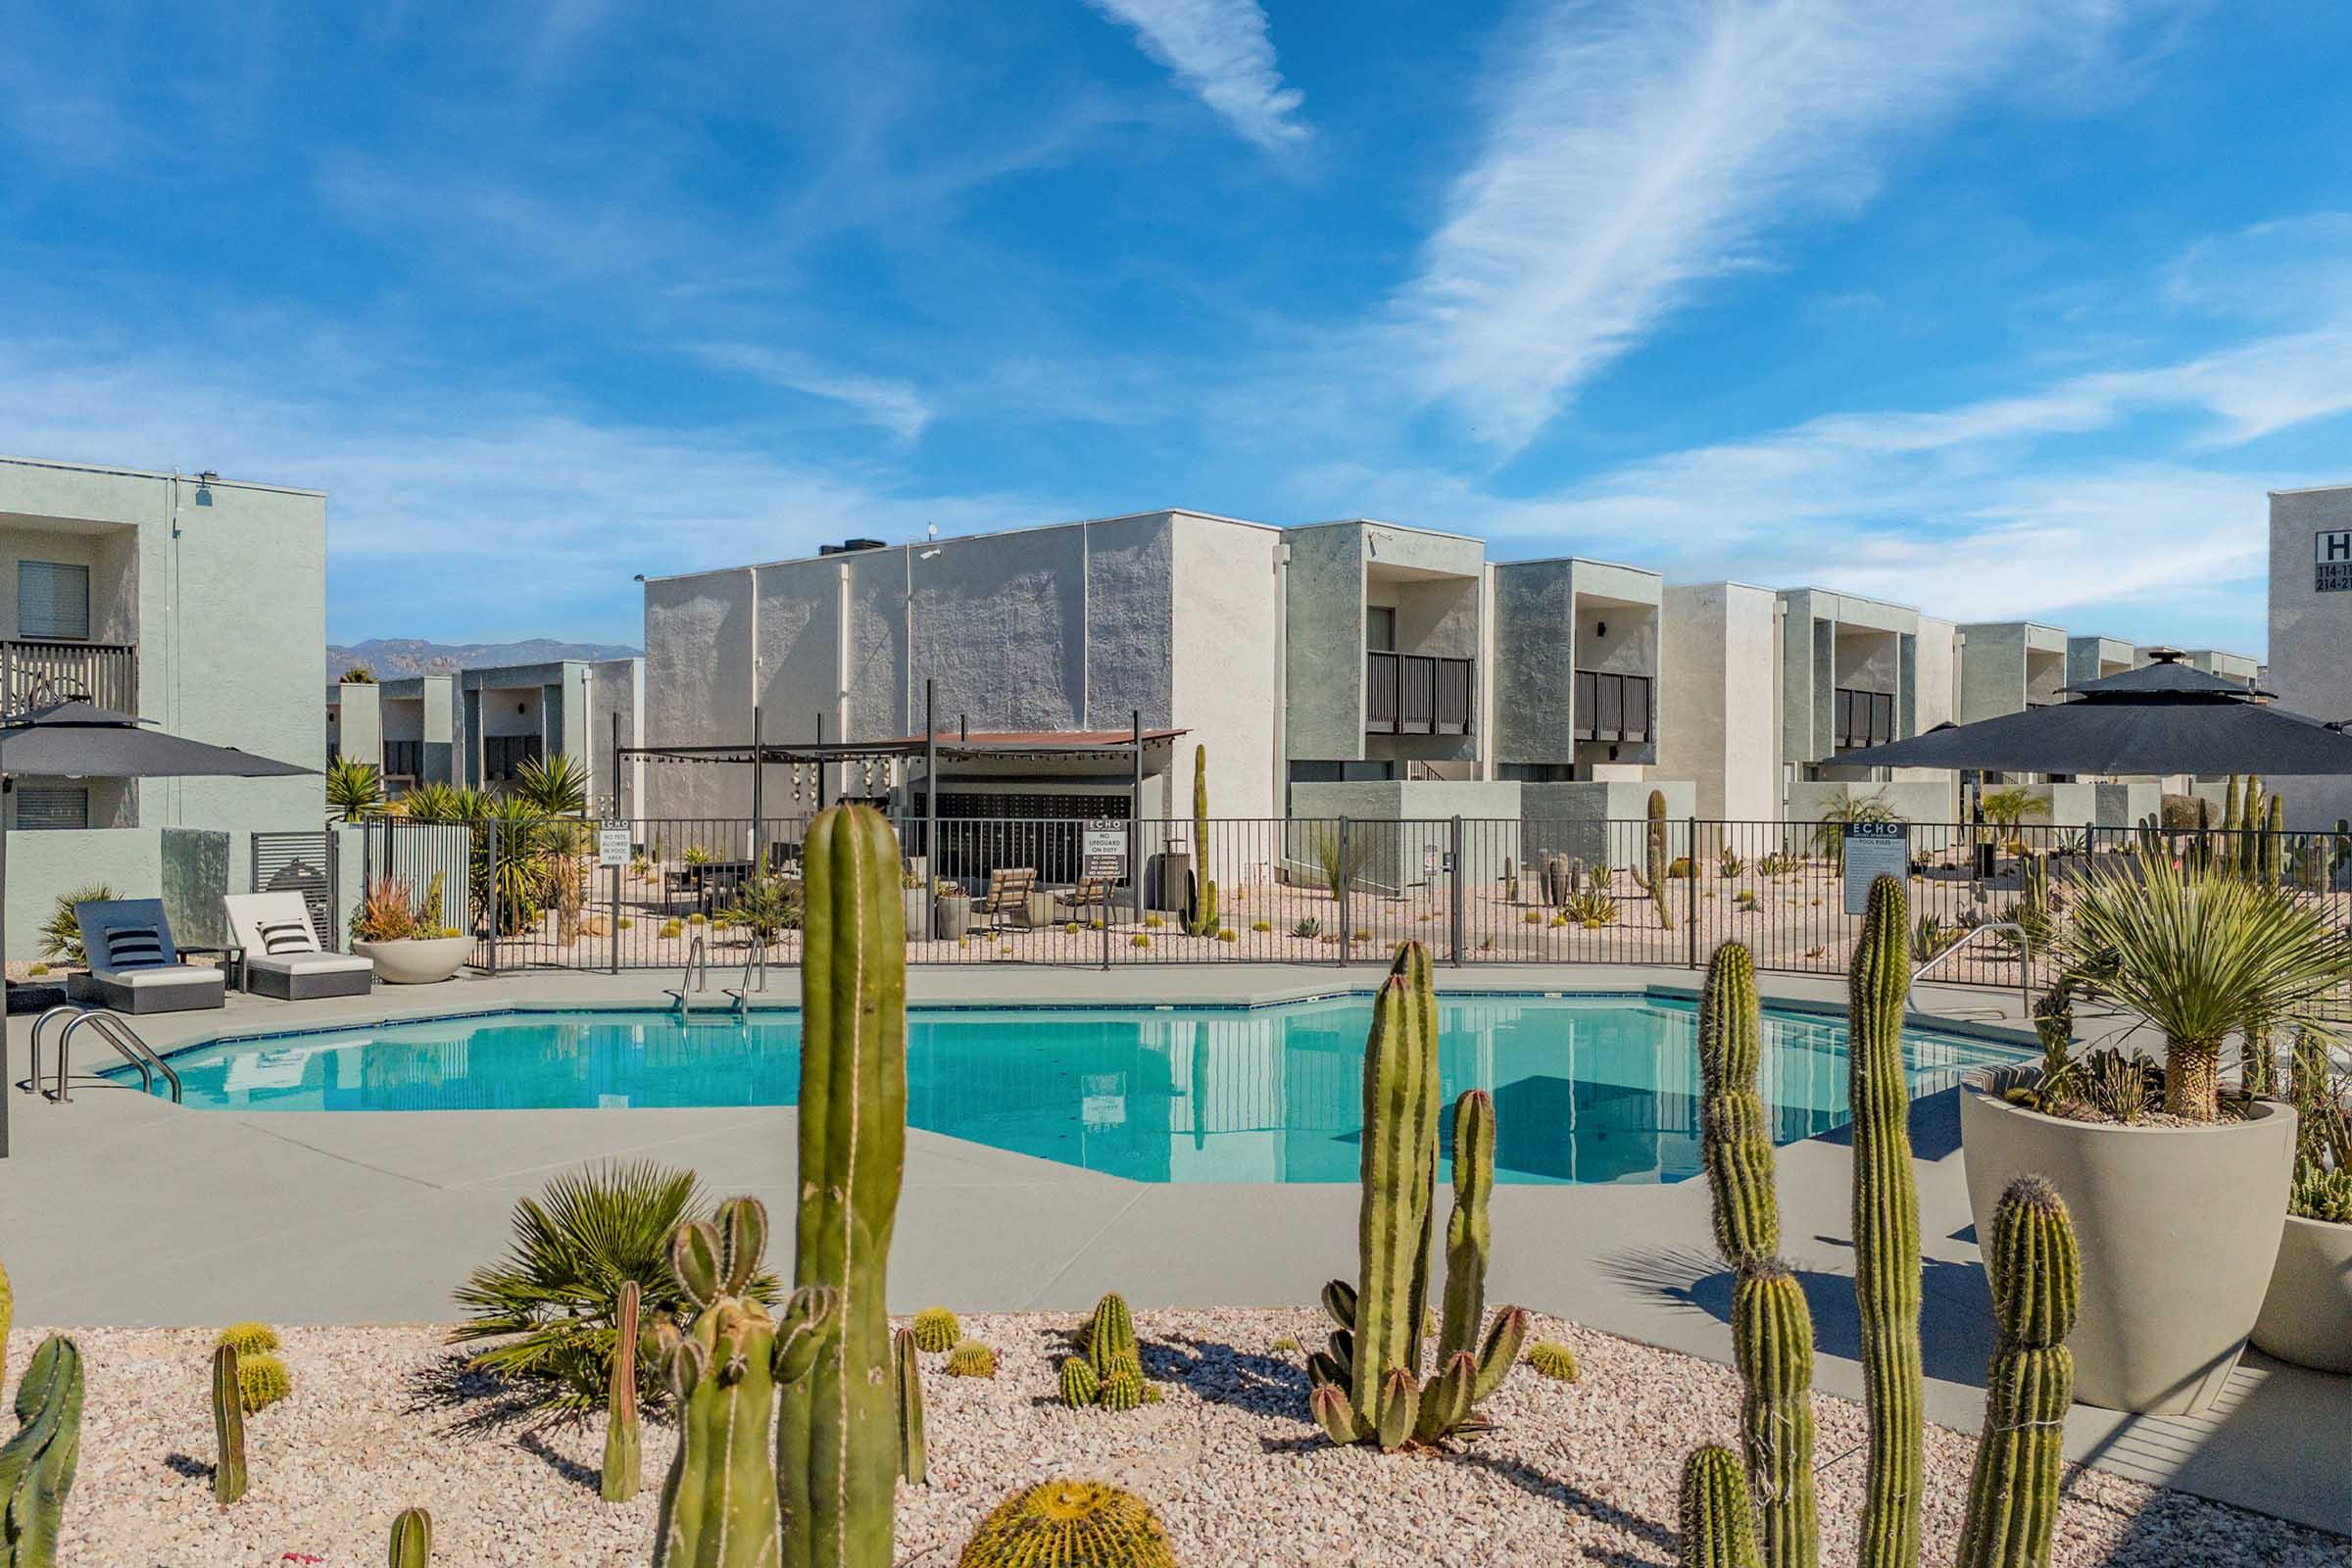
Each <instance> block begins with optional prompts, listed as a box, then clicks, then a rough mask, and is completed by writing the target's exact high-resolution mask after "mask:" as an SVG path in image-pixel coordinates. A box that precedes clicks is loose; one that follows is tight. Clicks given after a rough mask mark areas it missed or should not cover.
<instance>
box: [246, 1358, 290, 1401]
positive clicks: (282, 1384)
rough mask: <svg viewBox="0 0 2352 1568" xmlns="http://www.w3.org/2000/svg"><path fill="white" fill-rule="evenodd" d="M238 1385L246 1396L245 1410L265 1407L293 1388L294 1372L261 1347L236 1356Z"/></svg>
mask: <svg viewBox="0 0 2352 1568" xmlns="http://www.w3.org/2000/svg"><path fill="white" fill-rule="evenodd" d="M237 1387H238V1388H239V1389H240V1390H242V1391H243V1393H244V1397H245V1413H246V1414H247V1415H253V1414H256V1413H257V1412H259V1411H263V1410H267V1409H269V1408H270V1406H271V1405H273V1404H275V1403H277V1401H278V1400H280V1399H282V1398H284V1397H286V1396H287V1395H289V1394H292V1393H293V1392H294V1374H293V1373H292V1372H290V1371H288V1370H287V1369H286V1363H285V1362H283V1361H281V1360H279V1359H278V1358H277V1357H276V1356H274V1355H271V1354H270V1353H269V1352H268V1351H264V1352H262V1353H261V1354H259V1355H241V1356H239V1357H237Z"/></svg>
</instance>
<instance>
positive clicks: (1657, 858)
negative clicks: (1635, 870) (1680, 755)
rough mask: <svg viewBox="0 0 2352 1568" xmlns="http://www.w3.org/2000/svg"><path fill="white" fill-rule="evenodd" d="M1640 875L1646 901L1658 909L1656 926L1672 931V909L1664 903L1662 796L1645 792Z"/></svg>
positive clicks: (1664, 831)
mask: <svg viewBox="0 0 2352 1568" xmlns="http://www.w3.org/2000/svg"><path fill="white" fill-rule="evenodd" d="M1642 876H1643V877H1644V878H1645V879H1646V880H1647V881H1648V883H1649V897H1650V900H1651V902H1653V903H1654V904H1656V905H1657V907H1658V924H1659V925H1661V926H1663V927H1664V928H1665V929H1667V930H1669V931H1671V930H1673V929H1674V907H1673V906H1672V905H1670V904H1668V903H1667V902H1666V792H1665V791H1663V790H1651V791H1650V792H1649V824H1648V828H1647V830H1646V832H1645V833H1644V835H1643V838H1642Z"/></svg>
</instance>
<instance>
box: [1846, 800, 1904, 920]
mask: <svg viewBox="0 0 2352 1568" xmlns="http://www.w3.org/2000/svg"><path fill="white" fill-rule="evenodd" d="M1910 833H1911V830H1910V829H1909V828H1908V827H1906V826H1904V825H1903V824H1902V823H1900V822H1848V823H1846V824H1845V846H1844V848H1845V912H1846V913H1848V914H1860V913H1862V912H1863V911H1864V910H1866V909H1868V908H1869V907H1870V885H1871V884H1872V883H1873V882H1876V881H1877V880H1878V879H1879V878H1881V877H1883V876H1890V877H1893V878H1894V879H1895V880H1896V881H1898V882H1900V881H1901V880H1903V878H1905V877H1907V876H1909V875H1910V874H1911V839H1910Z"/></svg>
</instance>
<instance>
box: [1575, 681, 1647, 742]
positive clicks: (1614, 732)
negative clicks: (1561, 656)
mask: <svg viewBox="0 0 2352 1568" xmlns="http://www.w3.org/2000/svg"><path fill="white" fill-rule="evenodd" d="M1652 687H1653V680H1652V677H1650V676H1648V675H1615V674H1611V673H1609V672H1608V671H1606V670H1599V669H1580V670H1578V671H1577V672H1576V738H1577V739H1578V740H1580V741H1633V742H1636V743H1640V742H1643V741H1647V740H1649V739H1650V738H1651V736H1650V714H1651V713H1653V712H1655V711H1656V710H1655V708H1653V707H1652V705H1651V701H1650V700H1651V698H1652V697H1653V696H1654V695H1655V694H1654V692H1653V690H1652Z"/></svg>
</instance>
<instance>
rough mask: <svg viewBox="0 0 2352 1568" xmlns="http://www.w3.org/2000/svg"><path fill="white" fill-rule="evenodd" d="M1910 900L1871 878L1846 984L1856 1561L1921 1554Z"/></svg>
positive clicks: (1870, 1567) (1907, 1560) (1876, 1567)
mask: <svg viewBox="0 0 2352 1568" xmlns="http://www.w3.org/2000/svg"><path fill="white" fill-rule="evenodd" d="M1906 903H1907V901H1906V899H1905V898H1904V895H1903V884H1902V883H1901V882H1900V881H1898V880H1896V879H1895V878H1894V877H1891V876H1883V877H1880V878H1879V879H1878V880H1877V881H1876V882H1873V883H1872V884H1871V886H1870V904H1869V907H1868V909H1867V910H1866V911H1865V912H1864V914H1863V916H1862V935H1861V938H1860V940H1859V941H1858V942H1857V943H1856V944H1855V947H1854V958H1853V969H1852V972H1851V975H1850V976H1849V979H1848V992H1849V1007H1848V1014H1847V1016H1848V1023H1847V1036H1848V1043H1847V1048H1846V1049H1847V1054H1848V1058H1849V1072H1850V1077H1849V1090H1848V1100H1849V1101H1850V1103H1851V1104H1852V1107H1853V1139H1854V1304H1855V1306H1856V1307H1857V1308H1858V1309H1859V1312H1860V1316H1861V1325H1862V1370H1863V1377H1864V1382H1865V1393H1866V1398H1865V1401H1864V1404H1865V1408H1866V1410H1867V1411H1868V1414H1869V1420H1870V1472H1869V1476H1868V1479H1867V1491H1866V1493H1865V1495H1864V1499H1863V1505H1862V1541H1861V1545H1860V1549H1859V1551H1858V1552H1857V1554H1856V1557H1855V1561H1856V1563H1857V1565H1858V1568H1913V1565H1914V1564H1916V1563H1917V1562H1918V1561H1919V1518H1920V1487H1921V1479H1920V1464H1921V1447H1922V1436H1921V1426H1920V1421H1921V1415H1920V1351H1919V1308H1920V1259H1919V1189H1918V1185H1917V1183H1916V1181H1915V1180H1914V1177H1913V1174H1912V1170H1911V1131H1910V1127H1909V1123H1908V1117H1909V1115H1910V1111H1911V1094H1910V1085H1909V1083H1908V1081H1907V1080H1906V1079H1905V1077H1904V1073H1903V1002H1904V998H1905V995H1906V994H1907V991H1908V988H1909V984H1910V978H1911V971H1910V963H1909V946H1908V941H1907V938H1908V935H1909V932H1910V923H1909V918H1910V917H1909V911H1908V910H1907V909H1906V907H1905V905H1906Z"/></svg>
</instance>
